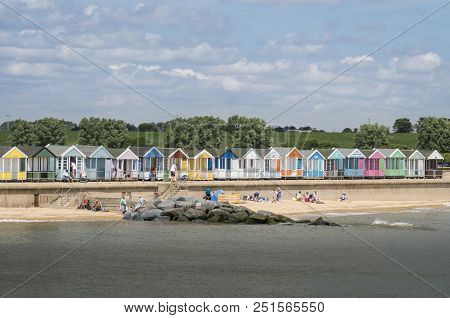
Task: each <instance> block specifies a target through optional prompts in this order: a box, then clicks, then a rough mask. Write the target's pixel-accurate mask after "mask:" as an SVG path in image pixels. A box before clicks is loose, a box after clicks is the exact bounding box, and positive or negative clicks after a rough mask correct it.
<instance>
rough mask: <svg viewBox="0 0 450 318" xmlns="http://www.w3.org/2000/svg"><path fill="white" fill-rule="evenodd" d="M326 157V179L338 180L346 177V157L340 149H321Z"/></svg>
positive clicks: (324, 173)
mask: <svg viewBox="0 0 450 318" xmlns="http://www.w3.org/2000/svg"><path fill="white" fill-rule="evenodd" d="M319 151H320V153H321V154H322V155H323V156H324V157H325V164H324V172H323V175H324V178H330V179H338V178H343V177H344V160H345V157H344V155H343V154H342V153H340V152H339V150H338V149H335V148H334V149H319Z"/></svg>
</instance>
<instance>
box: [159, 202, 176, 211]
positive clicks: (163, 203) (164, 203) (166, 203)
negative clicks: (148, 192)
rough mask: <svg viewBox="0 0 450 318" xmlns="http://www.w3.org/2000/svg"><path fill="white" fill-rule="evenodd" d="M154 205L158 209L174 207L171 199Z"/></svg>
mask: <svg viewBox="0 0 450 318" xmlns="http://www.w3.org/2000/svg"><path fill="white" fill-rule="evenodd" d="M156 206H157V208H158V209H160V210H166V209H172V208H174V207H175V202H173V201H166V202H161V203H159V204H157V205H156Z"/></svg>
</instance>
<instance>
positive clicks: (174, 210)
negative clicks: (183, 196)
mask: <svg viewBox="0 0 450 318" xmlns="http://www.w3.org/2000/svg"><path fill="white" fill-rule="evenodd" d="M183 211H184V209H183V208H172V209H166V210H164V211H163V212H162V213H161V216H168V217H170V219H172V220H173V219H175V218H176V217H178V216H179V215H182V214H183Z"/></svg>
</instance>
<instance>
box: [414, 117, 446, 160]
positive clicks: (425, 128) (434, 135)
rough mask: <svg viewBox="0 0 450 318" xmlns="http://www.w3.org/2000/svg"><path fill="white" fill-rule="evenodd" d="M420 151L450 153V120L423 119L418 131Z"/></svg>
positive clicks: (440, 118) (441, 118)
mask: <svg viewBox="0 0 450 318" xmlns="http://www.w3.org/2000/svg"><path fill="white" fill-rule="evenodd" d="M417 133H418V134H419V136H418V142H417V147H418V148H420V149H433V150H434V149H436V150H438V151H441V152H450V119H449V118H443V117H425V118H421V121H420V124H419V126H418V129H417Z"/></svg>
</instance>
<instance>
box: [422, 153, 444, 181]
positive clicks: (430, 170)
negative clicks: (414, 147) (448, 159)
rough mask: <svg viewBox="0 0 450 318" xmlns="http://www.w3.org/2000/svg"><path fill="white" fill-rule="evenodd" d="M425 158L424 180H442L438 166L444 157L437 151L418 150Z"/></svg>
mask: <svg viewBox="0 0 450 318" xmlns="http://www.w3.org/2000/svg"><path fill="white" fill-rule="evenodd" d="M419 151H420V153H421V154H422V155H424V156H425V178H442V170H439V169H438V165H439V163H440V162H442V160H444V157H443V156H442V155H441V154H440V153H439V151H437V150H419Z"/></svg>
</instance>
